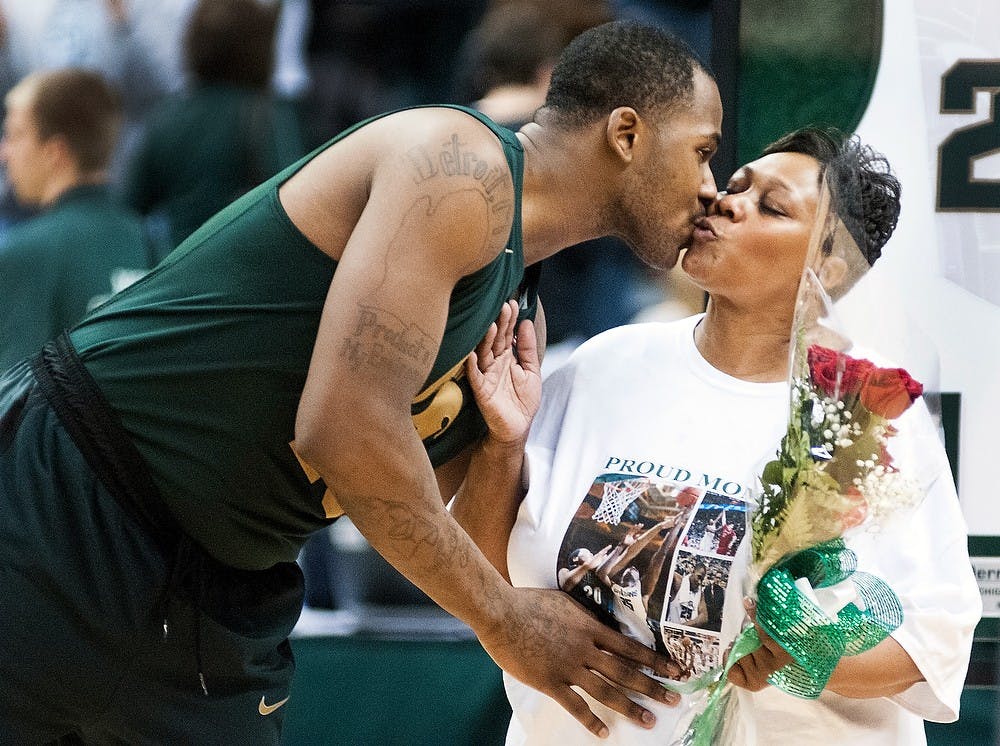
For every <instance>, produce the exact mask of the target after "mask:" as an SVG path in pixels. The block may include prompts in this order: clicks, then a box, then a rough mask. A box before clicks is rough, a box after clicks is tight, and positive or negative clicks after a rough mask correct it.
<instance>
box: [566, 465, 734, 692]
mask: <svg viewBox="0 0 1000 746" xmlns="http://www.w3.org/2000/svg"><path fill="white" fill-rule="evenodd" d="M746 529H747V504H746V503H745V502H744V501H743V500H740V499H738V498H734V497H729V496H726V495H722V494H718V493H716V492H712V491H709V490H706V489H705V488H704V487H701V488H699V487H694V486H692V485H685V484H680V483H674V482H669V481H656V480H652V479H649V478H646V477H636V476H634V475H624V474H604V475H601V476H599V477H598V478H597V479H596V480H595V481H594V483H593V484H592V485H591V487H590V489H589V490H588V492H587V494H586V495H585V497H584V499H583V501H582V503H581V504H580V507H579V508H578V509H577V511H576V514H575V515H574V516H573V519H572V520H571V521H570V525H569V526H568V528H567V530H566V533H565V535H564V537H563V541H562V545H561V546H560V549H559V554H558V559H557V568H556V572H557V581H558V584H559V587H560V588H561V589H562V590H564V591H566V592H567V593H569V594H570V595H571V596H573V597H574V598H575V599H576V600H578V601H579V602H580V603H582V604H583V605H584V606H586V607H587V608H588V609H590V610H592V611H593V612H595V613H596V614H597V615H598V617H599V618H600V619H601V620H602V621H604V622H605V623H607V624H609V625H610V626H613V627H617V628H618V629H619V630H620V631H621V632H622V633H623V634H626V635H628V636H630V637H632V638H634V639H636V640H639V641H640V642H642V643H643V644H645V645H647V646H648V647H650V648H653V649H656V650H658V651H660V652H661V653H663V654H665V655H667V656H669V657H671V658H673V660H674V661H675V662H676V663H677V664H678V666H679V667H680V675H679V676H678V677H677V680H679V681H685V680H687V679H689V678H691V677H692V676H697V675H699V674H700V673H702V672H703V671H706V670H708V669H710V668H713V667H714V666H716V665H718V664H719V662H720V661H721V650H720V639H719V634H720V628H721V622H722V608H723V602H724V599H725V591H726V586H727V584H728V580H729V569H730V566H731V564H732V558H733V555H734V554H735V553H736V549H737V547H738V546H739V543H740V541H742V539H743V536H744V535H745V534H746Z"/></svg>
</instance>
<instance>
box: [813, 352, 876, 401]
mask: <svg viewBox="0 0 1000 746" xmlns="http://www.w3.org/2000/svg"><path fill="white" fill-rule="evenodd" d="M808 360H809V374H810V377H811V378H812V381H813V383H814V384H815V385H816V386H817V387H818V388H819V389H820V390H821V391H822V392H823V393H824V394H826V395H827V396H832V397H834V398H844V397H847V396H854V395H855V394H857V393H858V391H860V390H861V387H862V385H863V384H864V382H865V379H866V378H867V377H868V375H869V373H871V372H872V371H873V370H875V366H874V365H873V364H872V363H870V362H869V361H868V360H864V359H855V358H853V357H850V356H848V355H845V354H843V353H842V352H837V351H836V350H831V349H829V348H828V347H820V346H819V345H813V346H812V347H810V348H809V356H808ZM838 379H839V385H838Z"/></svg>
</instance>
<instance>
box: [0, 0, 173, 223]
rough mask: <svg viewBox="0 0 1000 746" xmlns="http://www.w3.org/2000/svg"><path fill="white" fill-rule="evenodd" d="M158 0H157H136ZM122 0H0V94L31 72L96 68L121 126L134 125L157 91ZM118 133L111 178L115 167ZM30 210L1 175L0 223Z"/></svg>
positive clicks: (151, 67) (121, 158)
mask: <svg viewBox="0 0 1000 746" xmlns="http://www.w3.org/2000/svg"><path fill="white" fill-rule="evenodd" d="M136 1H137V2H148V3H151V2H154V1H155V2H161V1H162V0H136ZM126 2H127V0H31V2H26V0H0V96H2V95H4V94H5V93H6V92H7V91H9V90H10V89H11V88H12V87H13V86H14V85H15V84H16V83H17V82H18V81H19V80H22V79H23V78H25V77H27V76H28V75H29V74H30V73H33V72H38V71H40V70H52V69H57V68H65V67H81V68H86V69H89V70H96V71H98V72H100V73H101V74H102V75H103V76H104V78H105V80H107V81H109V82H110V83H111V84H112V85H113V86H115V87H116V88H117V89H118V91H119V93H120V94H122V104H123V107H124V122H123V129H124V130H126V131H128V130H131V129H134V128H135V127H137V126H138V123H139V122H140V121H141V120H142V118H143V117H144V115H145V113H146V112H147V111H148V110H149V106H150V105H151V104H152V102H153V101H154V100H155V99H156V97H158V96H159V95H162V93H163V90H164V89H163V88H162V87H160V86H159V85H158V79H157V71H156V67H155V66H154V65H153V63H152V60H151V59H150V58H149V56H148V54H147V53H146V50H145V48H144V44H143V41H142V40H141V39H140V38H139V37H138V36H137V35H136V34H135V33H134V27H133V25H132V23H131V20H132V17H131V16H130V14H129V13H128V10H127V8H126ZM128 139H129V138H127V137H120V138H119V140H118V148H117V151H116V153H115V157H114V159H113V160H112V164H111V167H110V169H111V179H112V181H114V180H115V175H116V174H119V173H120V165H121V163H122V162H123V161H124V143H125V142H126V141H127V140H128ZM31 214H33V211H32V210H31V209H29V208H27V207H26V206H24V205H19V204H17V202H16V201H15V199H14V195H13V194H12V193H11V190H10V185H9V184H8V183H7V182H6V180H5V181H4V184H3V191H0V229H4V228H6V227H7V226H9V225H12V224H14V223H17V222H19V221H20V220H23V219H24V218H26V217H29V216H30V215H31Z"/></svg>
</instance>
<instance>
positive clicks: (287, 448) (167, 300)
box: [71, 107, 524, 568]
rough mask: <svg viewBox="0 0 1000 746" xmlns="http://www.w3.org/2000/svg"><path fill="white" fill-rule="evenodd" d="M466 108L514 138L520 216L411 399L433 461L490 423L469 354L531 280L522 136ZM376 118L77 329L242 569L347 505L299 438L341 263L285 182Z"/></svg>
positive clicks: (101, 376) (176, 483)
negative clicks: (317, 242)
mask: <svg viewBox="0 0 1000 746" xmlns="http://www.w3.org/2000/svg"><path fill="white" fill-rule="evenodd" d="M454 108H461V107H454ZM463 110H464V111H468V112H469V113H470V114H472V115H474V116H476V117H477V118H478V119H480V120H481V121H483V122H484V123H485V124H486V125H487V126H489V127H490V129H491V130H493V132H494V133H495V134H496V135H497V137H498V138H499V139H500V140H501V142H502V144H503V149H504V153H505V155H506V158H507V162H508V164H509V166H510V170H511V173H512V175H513V181H514V187H515V204H514V221H513V226H512V228H511V232H510V236H509V239H508V244H507V250H506V251H503V252H501V253H500V254H499V255H498V256H497V257H496V259H495V260H493V261H492V262H491V263H490V264H488V265H487V266H486V267H484V268H482V269H481V270H479V271H477V272H475V273H474V274H472V275H469V276H467V277H465V278H463V279H462V280H461V281H460V282H459V283H458V285H457V286H456V287H455V289H454V292H453V293H452V296H451V300H450V305H449V310H448V320H447V324H446V327H445V333H444V338H443V340H442V343H441V346H440V348H439V350H438V352H437V357H436V359H435V362H434V365H433V368H432V370H431V373H430V375H429V376H428V379H427V382H426V385H425V387H424V391H423V392H422V393H421V395H420V396H418V397H417V399H416V400H415V401H414V405H413V415H414V426H415V427H416V428H417V430H418V432H419V433H420V435H421V438H422V439H423V441H424V444H425V446H426V448H427V451H428V454H429V456H430V458H431V461H432V463H433V464H434V465H435V466H437V465H440V464H441V463H444V462H446V461H447V460H449V459H450V458H452V457H453V456H454V455H455V454H457V453H458V452H459V451H460V450H462V448H464V447H465V446H466V445H467V444H468V443H469V442H471V440H472V439H473V438H475V437H477V436H478V435H480V434H481V433H482V432H483V431H484V430H483V424H482V418H481V416H480V415H479V413H478V411H477V410H476V409H475V404H474V402H473V400H472V396H471V394H470V392H469V390H468V387H467V385H465V383H464V374H463V372H462V370H463V366H462V361H463V360H464V359H465V358H466V356H467V355H468V353H469V352H470V351H471V350H472V349H473V348H474V347H475V345H476V344H477V343H478V342H479V341H480V339H482V337H483V336H484V335H485V333H486V330H487V329H488V328H489V326H490V324H491V323H492V322H493V321H494V320H496V318H497V316H498V315H499V313H500V308H501V307H502V305H503V303H504V302H505V301H507V300H508V299H510V298H512V297H515V296H516V295H517V293H518V288H519V287H520V285H521V282H522V278H523V276H524V255H523V251H522V245H521V210H520V199H521V184H522V166H523V152H522V150H521V147H520V143H519V142H518V140H517V138H516V137H515V136H514V134H513V133H512V132H510V131H509V130H506V129H503V128H501V127H499V126H497V125H496V124H494V123H493V122H491V121H490V120H488V119H486V118H485V117H482V116H481V115H479V114H478V113H476V112H473V111H471V110H467V109H463ZM369 121H371V120H369ZM366 123H367V122H362V123H360V124H359V125H356V126H355V127H352V128H351V129H349V130H347V131H345V132H344V133H341V134H340V135H339V136H338V137H336V138H334V139H333V140H331V141H330V142H328V143H326V144H325V145H324V146H322V147H321V148H319V149H318V150H317V151H315V152H313V153H311V154H310V155H308V156H306V157H305V158H303V159H302V160H300V161H299V162H297V163H295V164H293V165H291V166H289V167H288V168H287V169H285V170H284V171H282V172H281V173H279V174H278V175H277V176H275V177H274V178H272V179H270V180H269V181H267V182H265V183H264V184H262V185H260V186H259V187H257V188H256V189H254V190H253V191H251V192H249V193H248V194H246V195H245V196H243V197H241V198H240V199H238V200H237V201H236V202H234V203H233V204H231V205H230V206H228V207H226V208H225V209H223V210H222V211H221V212H219V213H218V214H216V215H215V216H214V217H212V218H211V219H210V220H209V221H208V222H206V223H205V224H204V225H203V226H202V227H201V228H199V229H198V230H197V231H195V233H193V234H192V235H191V236H190V237H189V238H188V239H187V240H186V241H184V243H182V244H181V245H180V246H179V247H178V248H177V249H176V250H175V251H174V252H172V253H171V254H170V255H169V256H168V257H167V258H166V259H165V260H164V261H163V262H162V263H161V264H160V265H159V266H158V267H157V268H156V269H155V270H154V271H153V272H151V273H150V274H149V275H148V276H146V277H145V278H144V279H143V280H141V281H139V282H138V283H136V284H135V285H133V286H132V287H130V288H128V289H127V290H125V291H124V292H122V293H120V294H118V295H117V296H115V297H114V298H112V299H111V300H110V301H108V302H107V303H105V304H104V305H103V306H100V307H99V308H97V309H95V311H94V312H92V313H91V314H90V315H89V316H88V317H87V318H85V319H84V320H83V321H82V322H81V323H80V324H79V325H78V326H77V327H76V328H75V329H74V330H73V331H72V333H71V339H72V341H73V344H74V346H75V347H76V349H77V351H78V352H79V355H80V358H81V360H82V361H83V363H84V365H85V366H86V368H87V369H88V371H89V372H90V374H91V375H92V376H93V378H94V379H95V381H96V382H97V384H98V385H99V386H100V388H101V389H102V391H103V392H104V394H105V396H106V397H107V399H108V401H109V402H110V404H111V406H112V407H113V408H114V409H115V410H116V411H117V413H118V415H119V417H120V418H121V421H122V424H123V425H124V427H125V429H126V430H127V431H128V432H129V433H130V435H131V436H132V438H133V440H134V441H135V445H136V447H137V448H138V450H139V451H140V453H141V454H142V455H143V457H144V458H145V460H146V461H147V463H148V464H149V467H150V470H151V472H152V476H153V479H154V481H155V482H156V484H157V486H158V487H159V489H160V492H161V493H162V497H163V499H164V501H165V502H166V503H167V505H168V507H169V508H170V509H171V511H172V512H173V514H174V516H175V517H176V518H177V520H178V521H179V522H180V524H181V526H182V527H183V528H184V530H185V531H186V532H188V533H189V534H190V535H191V536H192V537H193V538H194V539H195V540H197V541H198V542H199V543H200V544H202V545H203V546H204V547H205V548H206V549H207V550H208V551H209V552H211V553H212V554H214V555H215V556H216V557H217V558H218V559H220V560H221V561H223V562H226V563H228V564H231V565H234V566H237V567H246V568H262V567H269V566H270V565H272V564H274V563H275V562H278V561H289V560H294V559H295V558H296V556H297V554H298V551H299V548H300V547H301V545H302V543H303V542H304V541H305V539H306V537H307V536H308V535H309V534H310V533H312V532H314V531H315V530H317V529H319V528H321V527H322V526H324V525H326V524H327V523H328V522H329V520H330V519H331V517H332V516H334V515H336V514H337V513H338V512H339V509H338V507H337V506H336V503H335V502H334V500H333V499H332V496H333V493H335V492H336V485H331V487H332V490H333V492H332V493H331V492H328V491H327V489H326V485H324V484H323V483H322V480H319V479H318V478H317V475H316V474H315V473H314V472H313V471H312V470H311V469H310V468H309V467H308V465H305V464H303V463H301V462H300V461H299V459H298V458H297V457H296V455H295V453H294V452H293V450H292V447H291V441H292V440H293V438H294V425H295V414H296V410H297V408H298V403H299V396H300V394H301V392H302V388H303V385H304V383H305V379H306V373H307V371H308V367H309V361H310V357H311V354H312V348H313V343H314V341H315V338H316V333H317V330H318V327H319V321H320V314H321V311H322V309H323V304H324V302H325V300H326V296H327V291H328V290H329V286H330V282H331V280H332V278H333V273H334V272H335V270H336V262H335V261H333V260H332V259H330V257H328V256H327V255H326V254H324V253H323V252H322V251H320V250H319V249H318V248H316V247H315V246H314V245H313V244H312V243H311V242H310V241H309V240H307V239H306V238H305V236H303V235H302V234H301V233H300V232H299V230H298V229H297V228H296V227H295V225H294V224H293V223H292V222H291V220H290V219H289V217H288V215H287V214H286V213H285V211H284V209H283V208H282V206H281V204H280V202H279V200H278V189H279V187H280V186H281V185H282V184H283V183H284V182H285V181H286V180H288V179H289V178H290V177H291V176H292V175H293V174H294V173H296V172H297V171H298V170H299V169H300V168H302V166H303V165H305V163H307V162H308V161H309V160H310V159H311V158H313V157H315V156H316V155H317V154H318V153H319V152H320V151H322V150H323V149H325V148H327V147H329V146H330V145H332V144H333V143H335V142H337V141H338V140H340V139H342V138H343V137H345V136H346V135H348V134H350V133H351V132H353V131H354V130H356V129H357V128H358V127H361V126H364V125H365V124H366Z"/></svg>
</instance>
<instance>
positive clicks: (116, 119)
mask: <svg viewBox="0 0 1000 746" xmlns="http://www.w3.org/2000/svg"><path fill="white" fill-rule="evenodd" d="M14 99H20V100H21V101H23V102H25V104H26V105H27V106H28V108H30V110H31V114H32V118H33V119H34V122H35V127H36V128H37V129H38V136H39V138H40V139H42V140H47V139H49V138H51V137H54V136H57V135H58V136H60V137H62V138H63V139H64V140H65V141H66V143H67V145H68V147H69V149H70V151H71V152H72V153H73V155H74V156H75V157H76V160H77V164H78V166H79V168H80V170H81V171H83V172H84V173H91V172H94V171H102V170H104V169H106V168H107V167H108V164H109V163H110V162H111V156H112V155H113V153H114V150H115V146H116V145H117V143H118V133H119V131H120V129H121V118H122V107H121V98H120V97H119V95H118V92H117V91H116V90H115V89H114V88H112V87H111V86H110V85H109V84H108V82H107V81H106V80H104V78H103V77H102V76H101V75H100V73H97V72H94V71H93V70H84V69H82V68H76V67H67V68H60V69H56V70H45V71H41V72H36V73H32V74H30V75H28V76H27V77H25V78H24V79H23V80H21V82H20V83H18V84H17V85H16V86H14V88H12V89H11V90H10V92H9V93H8V94H7V100H8V101H11V100H14Z"/></svg>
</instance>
